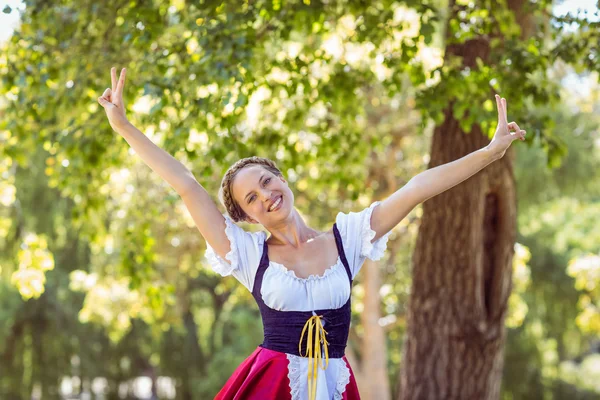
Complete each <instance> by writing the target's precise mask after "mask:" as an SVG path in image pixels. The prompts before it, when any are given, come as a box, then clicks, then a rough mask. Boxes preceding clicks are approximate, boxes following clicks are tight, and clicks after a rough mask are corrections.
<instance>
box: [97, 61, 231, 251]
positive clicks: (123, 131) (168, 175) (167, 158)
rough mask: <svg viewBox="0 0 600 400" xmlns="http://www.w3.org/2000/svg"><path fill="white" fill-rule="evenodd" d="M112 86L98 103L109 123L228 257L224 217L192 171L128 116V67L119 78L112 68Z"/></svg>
mask: <svg viewBox="0 0 600 400" xmlns="http://www.w3.org/2000/svg"><path fill="white" fill-rule="evenodd" d="M110 73H111V82H112V88H107V89H106V90H105V91H104V93H103V94H102V96H101V97H98V103H100V105H101V106H102V107H103V108H104V111H106V116H107V117H108V122H109V123H110V126H111V127H112V128H113V129H114V130H115V131H116V132H117V133H118V134H119V135H121V136H122V137H123V138H124V139H125V141H126V142H127V143H129V145H130V146H131V147H132V148H133V149H134V150H135V152H136V153H137V154H138V155H139V156H140V157H141V158H142V160H143V161H144V162H145V163H146V164H147V165H148V166H149V167H150V168H151V169H152V170H153V171H154V172H156V173H157V174H158V175H160V177H161V178H163V179H164V180H165V181H166V182H167V183H168V184H169V185H170V186H171V187H172V188H173V189H175V191H176V192H177V193H178V194H179V195H180V196H181V198H182V199H183V202H184V203H185V205H186V207H187V209H188V211H189V212H190V214H191V216H192V218H193V219H194V222H195V224H196V226H197V227H198V230H200V233H201V234H202V236H203V237H204V239H205V240H206V241H207V242H208V243H209V244H210V245H211V246H212V248H213V249H214V250H215V252H216V253H217V254H219V255H220V256H221V257H223V258H225V254H227V253H228V252H229V250H230V244H229V239H227V236H226V235H225V218H223V215H222V214H221V212H220V211H219V209H218V208H217V205H216V204H215V202H214V201H213V199H212V198H211V197H210V196H209V194H208V193H207V192H206V190H205V189H204V188H203V187H202V185H200V184H199V183H198V181H196V178H195V177H194V175H193V174H192V172H191V171H190V170H189V169H188V168H187V167H186V166H185V165H183V164H182V163H181V162H180V161H178V160H176V159H175V158H174V157H173V156H171V155H170V154H169V153H167V152H166V151H164V150H163V149H161V148H160V147H158V146H157V145H156V144H154V142H152V141H151V140H150V139H149V138H148V137H146V135H144V134H143V133H142V132H141V131H140V130H139V129H137V128H136V127H135V126H133V125H132V124H131V123H130V122H129V121H128V120H127V117H126V116H125V106H124V103H123V87H124V86H125V75H126V73H127V71H126V70H125V68H123V69H122V70H121V74H120V76H119V80H118V81H117V71H116V69H115V68H111V71H110Z"/></svg>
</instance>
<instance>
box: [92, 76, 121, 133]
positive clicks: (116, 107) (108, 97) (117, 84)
mask: <svg viewBox="0 0 600 400" xmlns="http://www.w3.org/2000/svg"><path fill="white" fill-rule="evenodd" d="M126 73H127V71H126V69H125V68H123V69H122V70H121V74H120V75H119V80H118V81H117V69H116V68H115V67H113V68H111V69H110V79H111V83H112V89H111V88H107V89H106V90H105V91H104V93H103V94H102V96H100V97H98V103H100V105H101V106H102V107H104V111H106V116H107V117H108V122H109V123H110V126H111V127H112V128H113V129H114V130H115V131H118V130H119V129H121V128H123V127H124V126H126V125H127V124H129V121H128V120H127V117H126V116H125V104H124V103H123V87H124V86H125V74H126Z"/></svg>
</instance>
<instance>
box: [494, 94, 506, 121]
mask: <svg viewBox="0 0 600 400" xmlns="http://www.w3.org/2000/svg"><path fill="white" fill-rule="evenodd" d="M496 108H497V109H498V121H502V119H503V118H502V115H503V114H502V113H503V111H504V110H503V108H502V103H501V102H500V96H498V95H496Z"/></svg>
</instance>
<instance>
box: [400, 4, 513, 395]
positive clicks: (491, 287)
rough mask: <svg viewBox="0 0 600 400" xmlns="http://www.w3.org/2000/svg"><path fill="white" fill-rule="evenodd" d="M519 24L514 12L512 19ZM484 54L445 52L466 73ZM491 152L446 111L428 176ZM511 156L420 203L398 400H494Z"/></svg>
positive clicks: (505, 292) (509, 249)
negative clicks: (457, 58) (437, 169)
mask: <svg viewBox="0 0 600 400" xmlns="http://www.w3.org/2000/svg"><path fill="white" fill-rule="evenodd" d="M523 2H524V0H515V1H510V2H509V7H511V9H512V10H519V11H520V9H521V6H522V4H523ZM452 3H453V1H451V7H452V6H453V4H452ZM452 9H455V8H454V7H452ZM521 16H522V14H520V13H519V12H517V19H518V20H519V19H521V18H520V17H521ZM488 53H489V46H488V42H487V40H486V39H485V38H476V39H474V40H472V41H470V42H467V43H464V44H460V45H452V46H448V48H447V51H446V54H447V55H459V56H462V57H464V58H463V63H464V65H466V66H469V67H470V68H471V69H474V68H477V66H476V63H475V60H476V58H478V57H479V58H481V59H482V60H483V61H484V62H486V60H487V59H488ZM491 96H492V93H490V97H491ZM488 143H489V139H488V138H487V137H485V136H484V135H483V134H482V132H481V129H480V128H479V126H474V127H473V129H472V131H471V132H470V133H468V134H465V132H463V131H462V130H461V128H460V126H459V124H458V122H457V121H456V120H455V119H454V118H453V115H452V105H450V106H449V107H448V109H447V110H446V115H445V120H444V122H443V123H442V125H441V126H438V127H436V129H435V131H434V136H433V142H432V149H431V161H430V164H429V168H433V167H436V166H438V165H441V164H445V163H448V162H451V161H454V160H456V159H458V158H460V157H463V156H465V155H467V154H469V153H471V152H473V151H476V150H478V149H480V148H482V147H484V146H486V145H487V144H488ZM513 157H514V155H513V152H512V149H509V150H508V151H507V152H506V155H505V156H504V158H502V159H501V160H498V161H496V162H494V163H492V164H491V165H489V166H488V167H486V168H485V169H484V170H482V171H480V172H479V173H477V174H476V175H474V176H472V177H471V178H469V179H468V180H466V181H465V182H463V183H461V184H460V185H458V186H456V187H455V188H453V189H451V190H449V191H446V192H445V193H442V194H440V195H438V196H436V197H434V198H432V199H430V200H428V201H427V202H425V203H424V204H423V218H422V221H421V226H420V229H419V236H418V239H417V243H416V248H415V253H414V256H413V282H412V290H411V297H410V300H409V309H408V331H407V339H406V342H405V346H404V356H403V367H402V371H401V376H400V388H401V390H400V396H399V398H400V399H401V400H408V399H461V400H468V399H473V400H475V399H477V400H486V399H498V398H499V395H500V384H501V378H502V368H503V362H504V360H503V358H504V355H503V350H504V343H505V334H506V332H505V329H504V319H505V316H506V310H507V301H508V297H509V295H510V290H511V280H512V257H513V253H514V251H513V248H514V243H515V238H516V216H517V213H516V195H515V182H514V176H513V172H512V165H513Z"/></svg>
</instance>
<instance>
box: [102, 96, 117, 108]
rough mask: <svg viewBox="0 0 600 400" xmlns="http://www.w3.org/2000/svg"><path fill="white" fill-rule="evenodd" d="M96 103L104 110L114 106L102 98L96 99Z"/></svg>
mask: <svg viewBox="0 0 600 400" xmlns="http://www.w3.org/2000/svg"><path fill="white" fill-rule="evenodd" d="M98 103H100V105H101V106H102V107H104V108H105V109H107V108H111V107H114V106H115V105H114V104H113V103H111V102H110V101H108V100H106V99H105V98H104V97H98Z"/></svg>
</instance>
